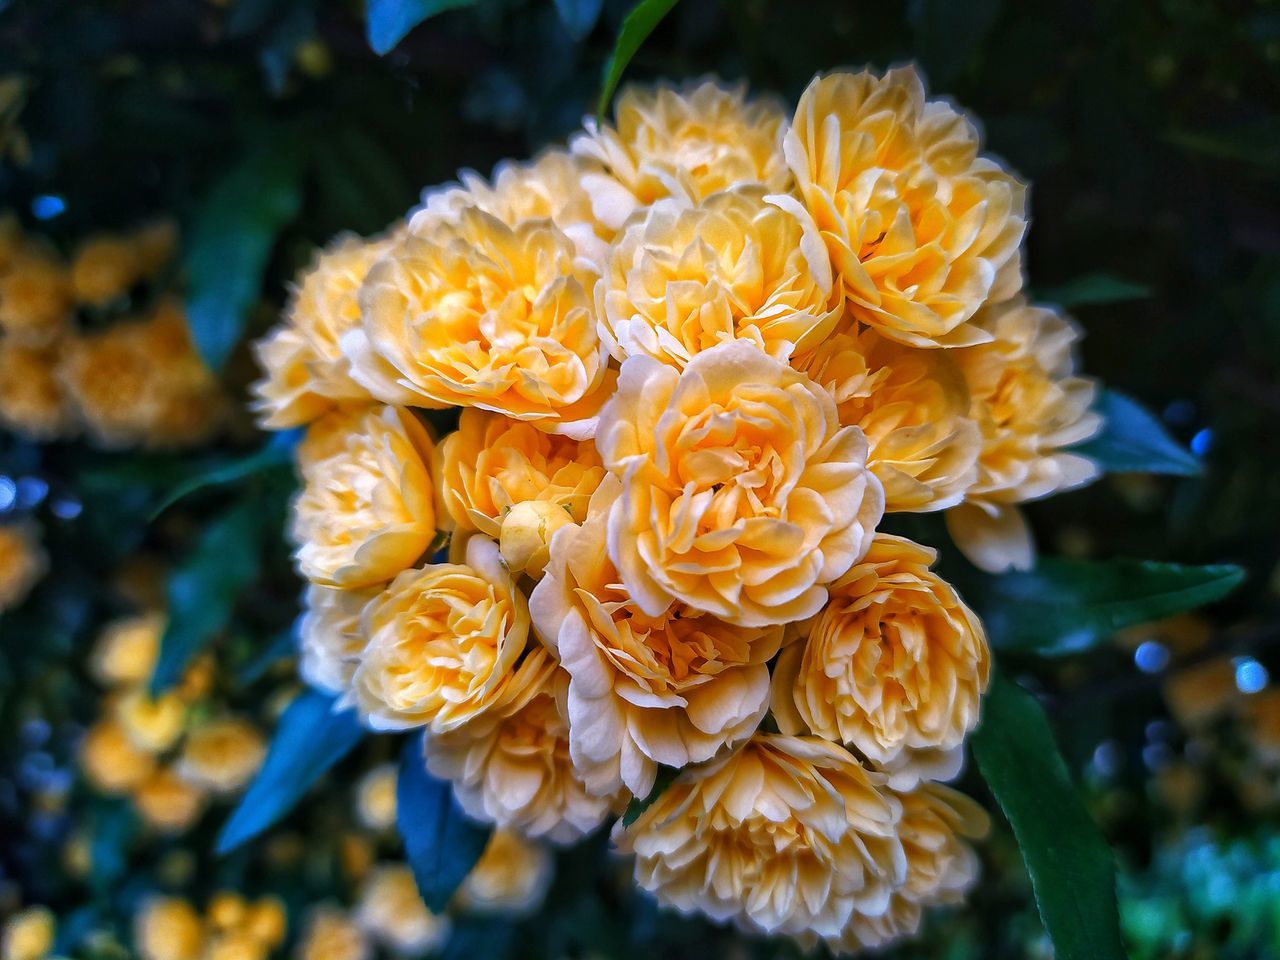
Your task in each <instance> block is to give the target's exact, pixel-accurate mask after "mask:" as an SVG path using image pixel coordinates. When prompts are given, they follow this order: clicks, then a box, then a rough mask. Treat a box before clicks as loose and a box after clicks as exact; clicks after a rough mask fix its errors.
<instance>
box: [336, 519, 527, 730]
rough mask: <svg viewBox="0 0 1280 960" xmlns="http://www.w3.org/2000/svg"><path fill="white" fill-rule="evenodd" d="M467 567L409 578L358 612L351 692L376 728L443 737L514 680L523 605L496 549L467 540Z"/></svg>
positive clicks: (431, 568) (440, 567)
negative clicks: (360, 644)
mask: <svg viewBox="0 0 1280 960" xmlns="http://www.w3.org/2000/svg"><path fill="white" fill-rule="evenodd" d="M465 559H466V563H437V564H428V565H427V566H426V567H423V568H422V569H418V570H406V571H405V572H404V573H402V574H400V575H399V576H398V577H396V578H395V580H393V581H392V582H391V583H390V584H388V586H387V588H386V590H385V591H383V593H382V594H381V595H379V596H378V597H376V598H375V599H374V600H372V601H370V603H369V605H368V606H366V607H365V608H364V612H363V613H362V614H361V617H360V625H361V630H362V632H363V633H364V635H365V637H366V641H367V642H366V645H365V648H364V650H363V652H362V653H361V655H360V664H359V666H358V667H357V668H356V672H355V676H354V678H353V680H352V685H353V688H354V692H355V699H356V702H357V704H358V705H359V707H360V710H361V713H363V714H364V715H365V717H366V719H367V721H368V722H369V724H370V725H371V726H373V727H374V728H375V729H386V730H396V729H402V728H405V727H415V726H420V725H422V724H427V725H428V726H429V727H430V728H431V730H432V731H433V732H436V733H444V732H446V731H448V730H452V729H454V728H455V727H458V726H460V725H461V724H464V723H466V722H467V721H469V720H471V719H473V718H474V717H475V716H477V715H478V714H480V713H482V712H483V711H484V710H485V709H486V708H488V707H489V706H490V705H492V704H493V703H494V702H495V701H496V700H497V699H498V698H499V697H500V695H501V694H502V692H503V690H504V688H505V687H506V685H507V684H508V683H515V682H516V681H517V678H516V677H515V676H514V674H513V670H514V669H515V665H516V661H517V660H518V659H519V657H520V654H521V652H522V651H523V650H524V647H525V641H526V639H527V638H528V635H529V609H528V604H527V602H526V600H525V598H524V596H523V595H522V594H521V593H520V591H519V590H518V589H517V588H516V585H515V582H514V581H513V580H512V579H511V574H510V572H508V571H507V569H506V568H505V567H504V566H503V564H502V558H501V556H500V555H499V553H498V548H497V546H496V545H495V544H494V543H493V541H491V540H488V539H486V538H484V537H472V538H471V539H470V540H469V541H468V542H467V545H466V557H465Z"/></svg>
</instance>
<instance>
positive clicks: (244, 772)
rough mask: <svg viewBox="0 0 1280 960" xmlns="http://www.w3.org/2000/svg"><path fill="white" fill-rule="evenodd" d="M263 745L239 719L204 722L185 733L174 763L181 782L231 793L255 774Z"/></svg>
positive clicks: (256, 732)
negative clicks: (176, 765)
mask: <svg viewBox="0 0 1280 960" xmlns="http://www.w3.org/2000/svg"><path fill="white" fill-rule="evenodd" d="M266 752H267V745H266V742H265V741H264V740H263V739H262V734H261V733H259V732H258V729H257V728H256V727H255V726H254V725H253V724H251V723H250V722H249V721H248V720H246V719H244V718H243V717H235V716H226V717H221V718H218V719H216V720H208V721H205V722H203V723H201V724H199V725H198V726H195V727H193V728H192V729H191V730H189V731H188V732H187V736H186V739H185V740H184V741H183V743H182V755H181V757H180V758H179V760H178V773H179V774H180V775H181V776H182V778H183V779H184V780H186V781H187V782H188V783H191V784H193V785H195V786H197V787H200V788H203V789H206V790H212V791H213V792H214V793H232V792H234V791H236V790H239V789H240V788H241V787H243V786H244V785H245V784H246V783H248V782H249V780H250V779H251V778H252V777H253V775H254V774H255V773H257V772H258V767H259V766H261V764H262V758H263V757H264V756H265V755H266Z"/></svg>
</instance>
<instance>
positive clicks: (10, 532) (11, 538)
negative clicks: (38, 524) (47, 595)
mask: <svg viewBox="0 0 1280 960" xmlns="http://www.w3.org/2000/svg"><path fill="white" fill-rule="evenodd" d="M48 568H49V560H48V557H47V556H46V555H45V552H44V549H43V548H42V547H41V546H40V542H39V540H38V539H37V533H36V528H35V526H33V525H32V524H29V523H4V524H0V613H2V612H4V611H5V610H11V609H12V608H14V607H16V606H17V605H18V604H20V603H22V601H23V600H25V599H26V598H27V594H28V593H30V592H31V588H32V587H34V586H35V585H36V582H37V581H39V579H40V578H41V577H43V576H44V574H45V571H46V570H47V569H48Z"/></svg>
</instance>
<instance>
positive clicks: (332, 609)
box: [298, 583, 381, 694]
mask: <svg viewBox="0 0 1280 960" xmlns="http://www.w3.org/2000/svg"><path fill="white" fill-rule="evenodd" d="M380 592H381V590H380V588H379V587H369V588H364V589H359V590H340V589H338V588H337V587H322V586H320V585H319V584H316V583H312V584H308V585H307V591H306V594H305V597H304V600H303V612H302V619H301V621H300V622H299V625H298V634H299V637H300V641H301V650H300V652H299V656H298V673H299V674H300V675H301V676H302V679H303V680H304V681H306V683H307V684H308V685H310V686H313V687H316V688H317V689H320V690H324V691H326V692H327V693H335V694H337V693H343V692H345V691H346V690H347V689H348V688H349V687H350V686H351V676H352V674H354V673H355V671H356V663H357V662H359V659H360V651H361V650H363V649H364V634H362V633H361V632H360V611H361V610H363V609H364V605H365V604H366V603H368V602H369V601H370V600H372V599H373V598H374V597H376V596H377V595H378V594H379V593H380Z"/></svg>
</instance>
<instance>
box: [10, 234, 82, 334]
mask: <svg viewBox="0 0 1280 960" xmlns="http://www.w3.org/2000/svg"><path fill="white" fill-rule="evenodd" d="M70 317H71V281H70V278H69V276H68V274H67V268H66V266H64V265H63V263H62V261H61V260H60V259H59V258H58V256H57V255H56V254H54V253H53V252H52V251H51V250H49V249H47V248H46V247H45V246H44V245H43V244H41V243H39V242H24V243H22V244H21V245H19V246H18V248H17V249H16V250H15V252H14V253H13V256H12V259H11V260H10V262H9V267H8V270H7V271H0V331H3V332H4V334H5V335H6V336H8V337H12V338H13V339H15V340H17V341H19V342H20V343H25V344H27V345H29V346H37V347H38V346H45V345H47V344H49V343H52V342H53V341H54V340H57V339H58V338H59V337H61V336H62V335H63V333H64V332H65V331H66V330H67V327H68V323H69V320H70Z"/></svg>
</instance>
